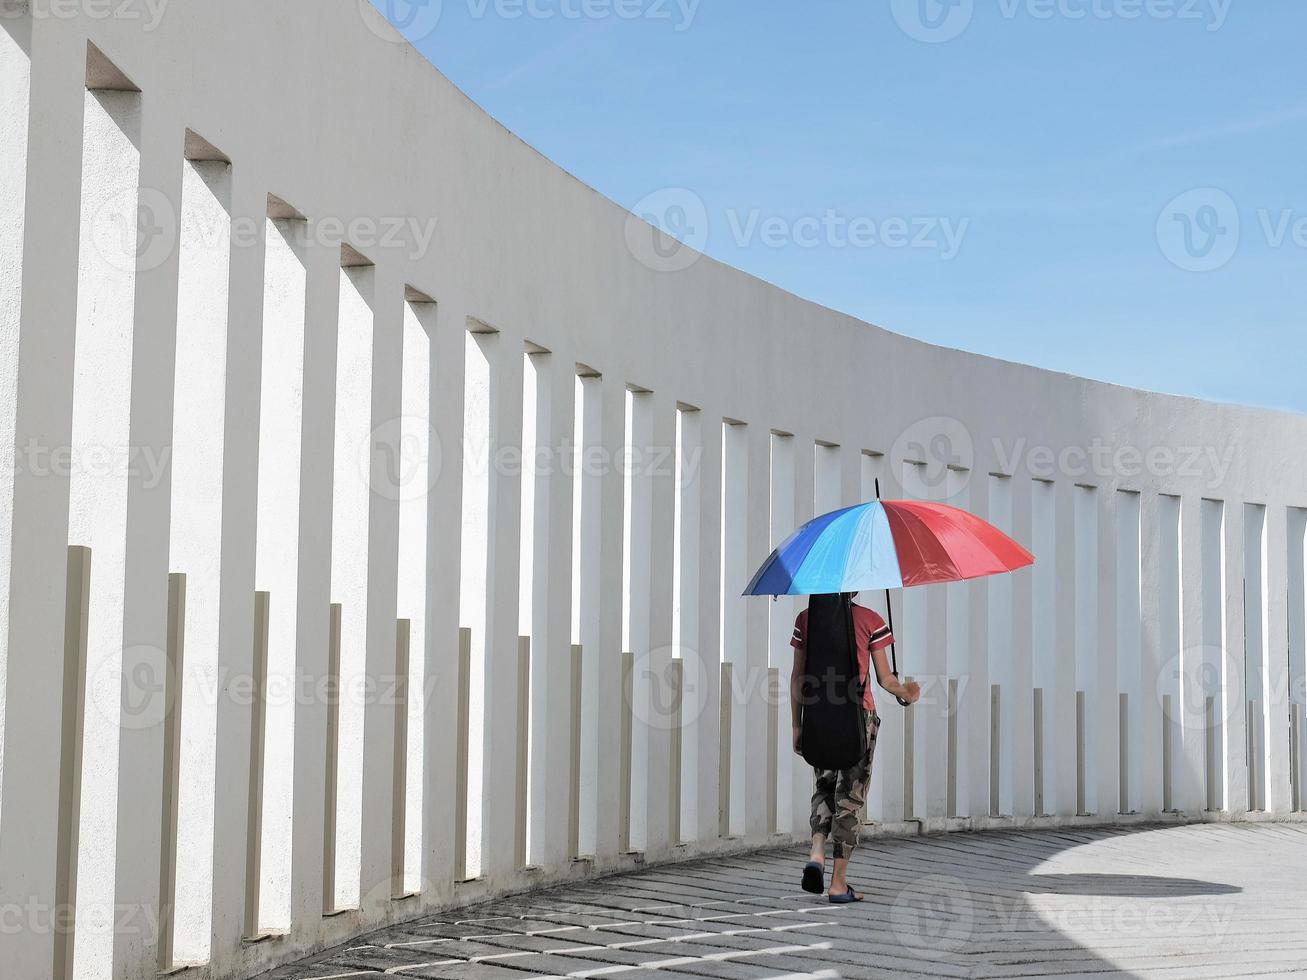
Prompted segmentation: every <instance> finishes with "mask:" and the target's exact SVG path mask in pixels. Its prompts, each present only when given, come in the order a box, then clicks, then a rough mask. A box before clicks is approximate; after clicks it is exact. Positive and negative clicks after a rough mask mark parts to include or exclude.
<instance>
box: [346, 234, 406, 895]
mask: <svg viewBox="0 0 1307 980" xmlns="http://www.w3.org/2000/svg"><path fill="white" fill-rule="evenodd" d="M342 261H343V262H347V263H348V265H347V266H346V265H342V268H341V270H340V303H339V307H338V314H337V321H336V370H335V378H336V386H335V395H336V398H335V427H334V440H333V442H334V446H333V453H332V460H333V467H332V507H331V602H332V603H333V604H337V605H339V606H340V608H341V637H340V696H339V702H340V703H339V711H338V718H339V729H338V732H339V737H338V743H337V749H336V751H337V775H336V779H337V783H336V874H335V886H336V897H335V902H334V905H332V906H331V907H332V908H337V909H345V908H357V907H358V906H359V903H360V900H361V897H362V892H361V891H360V886H361V882H362V877H361V875H362V847H363V825H362V819H363V744H364V740H365V736H364V725H365V716H366V713H367V703H368V701H369V700H370V696H369V694H368V691H367V680H368V648H369V646H370V644H369V639H370V637H369V633H370V629H369V612H370V609H369V596H370V594H371V591H372V589H371V578H372V573H373V571H374V569H373V567H372V565H371V563H370V562H369V556H370V554H371V547H372V535H371V530H372V521H371V517H370V515H371V510H372V506H371V505H372V492H371V471H370V466H369V463H370V460H371V454H370V453H369V452H368V450H369V447H370V446H371V442H372V430H373V427H374V424H375V423H374V421H373V414H372V412H373V407H374V398H375V392H374V387H375V386H374V375H375V370H376V337H377V333H378V332H379V327H378V323H377V312H376V309H377V303H378V281H377V280H378V276H377V269H376V267H375V266H374V265H371V264H370V263H367V262H366V261H365V260H363V259H362V258H361V256H355V255H349V256H348V257H344V256H343V257H342ZM387 567H389V566H387ZM376 571H377V572H378V573H380V572H381V571H382V570H381V569H376ZM390 609H391V610H393V609H394V603H393V602H392V603H391V604H390ZM391 616H393V612H392V613H390V614H388V617H387V618H390V617H391ZM389 646H390V649H391V654H392V656H393V653H394V633H393V624H392V632H391V635H390V642H389ZM386 771H387V772H389V767H386Z"/></svg>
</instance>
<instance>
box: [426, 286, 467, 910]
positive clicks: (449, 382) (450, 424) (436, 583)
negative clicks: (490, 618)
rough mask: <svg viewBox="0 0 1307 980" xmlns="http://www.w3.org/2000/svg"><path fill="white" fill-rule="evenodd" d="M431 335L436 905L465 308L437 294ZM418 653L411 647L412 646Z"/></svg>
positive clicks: (454, 670)
mask: <svg viewBox="0 0 1307 980" xmlns="http://www.w3.org/2000/svg"><path fill="white" fill-rule="evenodd" d="M437 299H438V301H439V305H438V306H437V308H436V324H435V335H434V337H433V339H432V342H431V347H432V357H433V359H434V361H435V381H434V382H433V385H432V391H431V421H432V439H433V441H434V443H435V444H436V446H437V449H438V456H437V457H436V458H435V460H434V463H433V466H434V473H433V475H432V477H431V478H432V479H433V480H434V485H433V486H432V488H431V492H430V494H429V495H428V502H429V506H428V508H427V522H428V525H427V526H428V532H427V533H428V537H429V545H428V547H429V549H430V550H429V551H428V561H429V563H430V567H431V568H432V569H433V573H432V587H431V588H429V589H428V590H427V595H426V598H427V616H428V621H429V623H430V628H429V630H428V632H427V638H426V648H425V650H423V651H422V656H423V657H424V658H425V673H426V677H427V682H426V685H425V690H426V693H427V697H428V699H429V700H427V702H426V711H425V712H424V714H423V718H422V758H423V759H424V764H423V768H422V891H423V896H422V903H423V906H424V907H427V908H432V907H436V906H438V905H440V904H442V903H443V902H447V901H448V900H449V899H450V897H451V896H452V894H453V879H454V866H455V855H454V823H455V808H456V806H457V801H456V799H455V793H454V787H455V775H456V774H455V763H456V760H455V753H454V752H453V751H452V746H454V745H455V744H456V741H457V739H456V721H457V715H458V712H457V703H458V683H457V679H458V643H459V634H458V630H459V602H460V585H459V570H458V563H457V562H456V561H455V560H454V557H453V556H455V555H458V554H460V553H461V551H462V531H463V518H462V509H463V505H462V499H463V401H464V364H465V360H466V356H467V352H466V349H465V344H466V327H465V323H466V316H467V311H466V308H465V306H464V304H462V303H461V302H460V301H459V300H458V299H457V298H456V297H451V296H438V297H437ZM415 655H416V651H415Z"/></svg>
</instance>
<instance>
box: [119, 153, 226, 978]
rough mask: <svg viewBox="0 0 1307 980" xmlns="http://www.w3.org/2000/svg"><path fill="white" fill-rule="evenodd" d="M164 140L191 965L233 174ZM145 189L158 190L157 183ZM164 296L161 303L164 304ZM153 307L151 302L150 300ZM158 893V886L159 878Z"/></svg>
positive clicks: (212, 669)
mask: <svg viewBox="0 0 1307 980" xmlns="http://www.w3.org/2000/svg"><path fill="white" fill-rule="evenodd" d="M162 135H163V137H164V138H163V139H162V140H161V144H162V145H161V146H159V148H158V152H159V153H160V155H161V156H164V157H165V158H167V159H169V161H170V162H169V164H168V179H169V180H170V181H171V180H173V179H174V178H175V179H176V180H177V181H178V183H180V185H181V186H180V190H181V195H180V197H181V200H180V205H181V206H180V209H179V214H180V216H181V220H180V241H179V243H178V251H179V255H178V267H177V268H176V269H175V270H173V271H175V273H176V278H175V279H169V280H168V281H169V284H170V286H173V288H175V293H174V292H173V289H172V288H166V289H163V288H161V290H160V292H164V291H166V292H167V293H168V297H169V299H170V300H171V301H172V303H175V307H174V309H175V313H174V315H175V321H174V322H173V328H174V330H175V338H176V340H175V345H176V365H175V370H174V371H173V372H171V385H170V391H169V395H168V400H169V401H170V402H171V407H172V413H171V418H172V432H171V443H168V442H167V436H166V435H165V437H164V441H163V442H161V443H160V446H167V445H171V451H172V459H171V462H172V500H171V515H170V526H169V532H168V554H167V557H166V558H165V561H166V562H167V564H166V566H164V567H165V568H166V570H167V571H168V572H174V573H177V574H181V575H185V576H186V591H185V597H186V605H185V610H184V614H185V624H186V630H185V650H186V657H185V668H184V671H183V682H182V698H181V705H180V710H181V726H182V727H181V745H182V751H181V755H180V760H179V769H180V774H181V780H180V786H179V795H178V840H177V852H178V853H179V854H184V855H188V856H189V857H192V858H196V860H187V861H179V862H178V863H177V873H176V885H175V894H176V899H175V901H176V910H175V920H174V921H175V938H174V957H175V959H176V961H177V962H181V963H186V962H204V961H206V960H208V959H209V958H210V951H211V939H212V932H213V925H212V915H213V890H214V874H215V868H216V866H215V865H214V864H213V862H212V860H210V859H209V856H210V855H212V854H213V840H214V813H215V802H216V786H217V783H216V780H215V773H216V770H215V764H216V756H217V734H218V732H217V713H218V697H217V692H219V691H220V690H221V689H222V685H221V682H220V680H219V677H220V675H219V674H218V667H219V661H220V655H219V633H220V624H221V575H222V564H221V563H222V557H223V552H222V529H223V523H222V509H223V506H222V497H223V458H224V443H223V435H224V421H225V418H226V401H227V397H226V395H227V391H226V387H227V326H228V323H229V316H228V313H229V305H228V300H229V294H230V270H231V259H232V254H231V253H232V248H231V237H232V236H231V230H232V223H231V210H230V209H231V174H232V168H231V164H230V163H229V162H227V161H226V160H225V159H223V158H221V157H220V154H218V153H217V152H216V150H214V149H213V148H212V147H209V146H207V144H204V143H203V141H202V140H199V139H196V138H194V137H192V138H191V139H190V140H189V141H188V142H189V143H190V144H191V145H190V146H189V147H188V154H187V155H188V159H186V160H185V161H184V162H181V161H180V156H181V154H180V152H179V147H178V146H177V145H176V140H177V132H176V130H175V129H173V128H172V127H169V128H168V130H166V131H165V133H164V134H162ZM174 158H175V159H176V160H177V161H178V162H181V166H180V173H177V172H176V171H177V169H178V168H177V167H175V166H173V165H172V162H171V160H172V159H174ZM147 165H148V161H147ZM144 182H145V185H146V186H147V187H149V186H152V185H151V183H150V178H148V177H147V178H145V181H144ZM174 284H175V285H174ZM162 301H163V297H162V296H161V297H160V302H161V305H162ZM141 302H142V303H144V302H148V300H147V299H146V297H145V295H142V297H141ZM161 312H162V310H161ZM160 319H162V317H161V318H160ZM152 321H154V318H153V317H146V318H144V319H143V321H142V322H143V323H150V322H152ZM164 322H167V321H164ZM172 343H173V336H172V335H171V334H170V335H169V336H167V337H159V338H157V340H154V341H152V342H150V344H149V346H150V348H155V349H159V348H161V349H163V350H171V349H172ZM156 357H157V355H156ZM148 370H149V371H150V373H151V374H153V373H154V371H155V370H157V369H156V368H155V367H154V366H153V365H151V367H150V368H149V369H148ZM147 376H148V375H147ZM160 400H162V399H160ZM151 414H163V413H158V412H154V413H151ZM151 511H152V512H153V513H158V514H165V515H166V514H168V506H167V504H166V503H164V502H163V501H158V502H157V503H156V505H155V506H154V507H152V508H151ZM143 572H144V573H146V574H148V579H147V582H148V584H149V586H151V587H149V588H148V595H149V597H150V600H151V601H150V603H149V605H150V608H151V615H152V617H153V618H157V612H155V611H154V610H156V609H157V605H158V601H157V596H158V591H159V590H158V585H157V581H158V577H159V567H158V563H157V562H151V563H150V565H149V566H148V568H146V569H143ZM145 585H146V583H143V586H145ZM155 628H156V629H157V628H158V624H156V625H155ZM131 676H132V675H131V674H129V675H128V677H129V678H130V677H131ZM173 707H174V708H176V707H177V706H173ZM127 789H128V787H126V786H123V787H122V793H123V796H124V798H126V797H127V796H128V795H129V794H128V793H127ZM130 795H136V794H130ZM124 802H126V800H125V799H124ZM136 805H139V804H133V806H136ZM146 817H147V814H146V813H144V812H138V813H135V814H129V813H128V812H126V811H125V810H124V811H123V812H120V815H119V819H120V820H126V821H127V823H128V825H134V824H136V823H137V822H138V820H143V819H146ZM133 818H136V819H133ZM133 836H135V834H133ZM165 846H166V842H165ZM123 857H124V858H127V859H128V860H127V862H126V864H123V863H121V862H120V871H119V874H120V876H123V875H131V874H133V873H135V869H137V868H139V867H140V864H141V862H140V860H139V859H137V858H133V857H130V856H128V855H123ZM151 887H154V888H157V887H158V883H157V882H156V883H154V884H153V885H152V886H151ZM165 900H167V896H165ZM119 902H120V903H124V902H125V897H124V896H121V895H120V897H119ZM123 957H124V958H123V962H124V963H128V962H139V961H140V960H141V959H142V955H141V951H140V950H139V949H127V950H124V952H123Z"/></svg>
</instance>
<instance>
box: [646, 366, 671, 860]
mask: <svg viewBox="0 0 1307 980" xmlns="http://www.w3.org/2000/svg"><path fill="white" fill-rule="evenodd" d="M647 397H649V398H651V399H652V402H653V403H652V406H651V410H652V415H653V419H652V426H651V430H650V446H649V452H648V453H646V455H645V463H646V467H647V469H648V470H649V473H648V481H649V491H648V492H649V496H650V506H649V523H650V532H649V537H650V552H649V564H650V570H649V578H650V581H649V594H648V600H647V601H648V605H649V641H648V643H649V655H648V658H647V672H646V678H645V682H646V683H647V684H648V685H649V687H650V690H649V696H650V701H651V704H650V710H649V716H648V722H647V725H646V727H647V729H648V732H647V736H646V745H645V752H646V775H645V780H646V784H645V805H646V809H647V812H648V816H647V818H646V821H645V836H644V840H643V842H642V843H643V848H644V850H645V851H646V852H647V853H648V854H649V855H651V856H654V857H658V856H663V857H665V856H668V855H669V854H670V853H671V851H670V848H671V847H672V846H673V845H674V844H675V843H677V842H676V841H673V840H672V839H671V829H672V826H673V824H674V821H673V815H672V811H671V801H672V800H673V799H674V796H673V794H672V787H671V779H672V770H671V760H672V756H671V747H672V732H671V725H672V723H673V721H674V719H675V715H674V713H673V711H672V710H671V709H672V706H673V705H674V703H675V702H674V700H673V697H674V692H673V691H672V689H671V685H670V681H671V680H672V678H673V673H672V658H673V651H674V647H675V644H676V638H675V635H674V634H673V631H672V604H673V602H674V601H675V597H674V591H673V568H674V556H673V552H674V547H673V540H674V537H675V533H676V520H675V510H676V465H675V454H676V422H677V419H676V416H677V409H676V401H675V400H674V398H673V397H672V396H671V395H670V394H663V393H661V392H655V393H653V394H652V395H650V396H647ZM637 679H638V677H637ZM639 723H640V719H639V718H638V717H637V718H636V724H637V726H638V725H639ZM677 819H678V820H679V814H678V817H677Z"/></svg>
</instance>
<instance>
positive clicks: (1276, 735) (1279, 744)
mask: <svg viewBox="0 0 1307 980" xmlns="http://www.w3.org/2000/svg"><path fill="white" fill-rule="evenodd" d="M1264 541H1265V549H1264V558H1263V565H1264V568H1265V572H1264V577H1263V584H1262V589H1263V592H1262V594H1263V597H1264V607H1265V624H1266V625H1265V630H1264V634H1263V635H1264V636H1265V642H1264V644H1263V647H1262V649H1263V656H1264V658H1265V660H1264V664H1263V676H1264V677H1265V678H1266V701H1265V706H1266V707H1265V719H1266V722H1265V724H1266V809H1267V811H1268V812H1270V813H1275V814H1286V813H1289V812H1290V811H1291V810H1292V809H1293V800H1292V795H1291V792H1292V791H1291V787H1290V784H1289V651H1288V636H1289V603H1288V600H1289V574H1288V560H1289V547H1288V541H1289V529H1288V511H1287V509H1286V508H1285V507H1284V505H1283V504H1282V503H1279V502H1277V503H1274V504H1270V505H1268V506H1267V508H1266V531H1265V538H1264Z"/></svg>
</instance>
